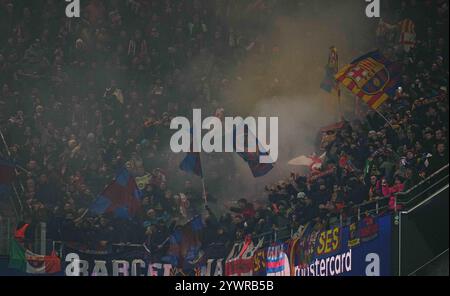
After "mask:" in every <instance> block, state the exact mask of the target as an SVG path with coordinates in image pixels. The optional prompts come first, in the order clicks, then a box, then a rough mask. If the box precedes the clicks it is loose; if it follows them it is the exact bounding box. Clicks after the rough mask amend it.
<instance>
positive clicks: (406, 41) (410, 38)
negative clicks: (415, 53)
mask: <svg viewBox="0 0 450 296" xmlns="http://www.w3.org/2000/svg"><path fill="white" fill-rule="evenodd" d="M400 44H402V45H403V49H404V50H405V51H406V52H409V51H410V50H411V48H412V47H413V46H414V45H416V30H415V24H414V22H413V21H412V20H410V19H404V20H403V21H401V22H400Z"/></svg>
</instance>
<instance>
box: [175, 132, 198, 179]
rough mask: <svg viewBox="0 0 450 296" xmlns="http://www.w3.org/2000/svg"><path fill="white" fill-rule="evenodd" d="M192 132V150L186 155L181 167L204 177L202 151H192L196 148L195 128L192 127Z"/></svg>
mask: <svg viewBox="0 0 450 296" xmlns="http://www.w3.org/2000/svg"><path fill="white" fill-rule="evenodd" d="M189 132H190V134H191V149H190V151H191V152H188V153H187V154H186V157H185V158H184V159H183V161H181V163H180V169H181V170H182V171H185V172H188V173H192V174H195V175H197V176H199V177H201V178H203V170H202V162H201V160H200V152H192V151H193V150H194V148H193V143H194V129H193V128H191V129H190V130H189Z"/></svg>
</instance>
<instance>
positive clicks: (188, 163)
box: [180, 152, 203, 177]
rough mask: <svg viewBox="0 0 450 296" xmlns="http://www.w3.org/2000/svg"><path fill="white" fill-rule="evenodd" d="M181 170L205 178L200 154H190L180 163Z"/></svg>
mask: <svg viewBox="0 0 450 296" xmlns="http://www.w3.org/2000/svg"><path fill="white" fill-rule="evenodd" d="M180 169H181V170H183V171H185V172H188V173H193V174H195V175H197V176H199V177H203V170H202V163H201V161H200V153H199V152H188V153H187V155H186V157H185V158H184V159H183V161H182V162H181V163H180Z"/></svg>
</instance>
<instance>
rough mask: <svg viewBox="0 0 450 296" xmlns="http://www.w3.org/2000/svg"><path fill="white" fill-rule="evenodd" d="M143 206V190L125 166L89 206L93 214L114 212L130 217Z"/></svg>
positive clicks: (121, 216)
mask: <svg viewBox="0 0 450 296" xmlns="http://www.w3.org/2000/svg"><path fill="white" fill-rule="evenodd" d="M140 207H141V191H140V190H139V188H138V187H137V184H136V181H135V180H134V178H133V176H132V175H131V174H130V172H129V171H128V170H127V169H125V168H123V169H122V170H120V171H119V173H118V174H117V176H116V178H115V180H114V181H113V182H112V183H111V184H109V185H108V186H107V187H106V188H105V189H104V190H103V192H102V193H101V194H99V195H98V196H97V199H96V200H95V201H94V203H93V204H92V205H91V207H90V208H89V210H90V212H91V213H93V214H97V215H101V214H108V213H112V214H114V215H115V216H116V217H118V218H124V219H130V218H132V217H133V216H135V215H136V214H137V212H138V211H139V209H140Z"/></svg>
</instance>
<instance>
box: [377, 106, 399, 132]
mask: <svg viewBox="0 0 450 296" xmlns="http://www.w3.org/2000/svg"><path fill="white" fill-rule="evenodd" d="M373 110H375V112H376V113H377V114H378V115H380V116H381V118H383V119H384V121H386V123H387V124H389V126H390V127H391V128H392V129H394V126H392V124H391V123H390V122H389V120H388V119H387V118H386V117H385V116H384V115H383V114H382V113H381V112H380V111H378V110H377V109H373Z"/></svg>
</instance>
